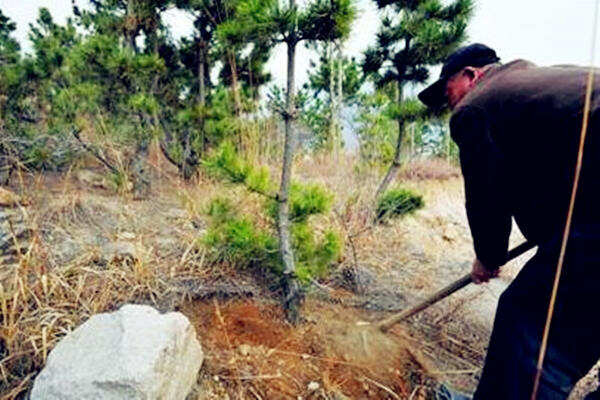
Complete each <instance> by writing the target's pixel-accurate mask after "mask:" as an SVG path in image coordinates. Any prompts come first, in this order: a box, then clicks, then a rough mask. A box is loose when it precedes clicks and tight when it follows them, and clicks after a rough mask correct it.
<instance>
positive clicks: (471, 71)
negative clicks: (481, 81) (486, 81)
mask: <svg viewBox="0 0 600 400" xmlns="http://www.w3.org/2000/svg"><path fill="white" fill-rule="evenodd" d="M463 74H464V75H465V76H466V77H467V78H469V79H471V80H473V79H475V78H477V77H478V76H479V70H478V69H477V68H475V67H464V68H463Z"/></svg>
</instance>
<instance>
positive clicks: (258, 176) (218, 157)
mask: <svg viewBox="0 0 600 400" xmlns="http://www.w3.org/2000/svg"><path fill="white" fill-rule="evenodd" d="M203 165H204V167H205V168H206V170H207V171H208V172H209V173H211V174H213V175H214V176H217V177H221V178H225V179H227V180H228V181H230V182H232V183H242V184H244V185H245V186H246V187H247V188H248V189H249V190H251V191H255V192H259V193H263V194H268V193H270V192H271V191H272V189H273V184H272V182H271V178H270V175H269V171H268V169H267V168H266V167H256V166H254V165H252V164H251V163H249V162H248V161H246V160H244V159H242V158H241V157H239V156H238V154H237V153H236V151H235V147H234V146H233V144H231V143H230V142H223V143H222V144H221V145H220V146H219V148H217V149H216V150H215V151H214V152H213V153H212V154H211V155H210V156H209V157H207V158H206V159H205V160H204V161H203Z"/></svg>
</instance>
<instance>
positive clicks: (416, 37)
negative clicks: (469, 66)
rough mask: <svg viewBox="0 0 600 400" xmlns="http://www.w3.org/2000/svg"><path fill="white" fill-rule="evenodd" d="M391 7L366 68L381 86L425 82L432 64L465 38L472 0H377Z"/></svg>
mask: <svg viewBox="0 0 600 400" xmlns="http://www.w3.org/2000/svg"><path fill="white" fill-rule="evenodd" d="M375 3H376V4H377V6H378V7H379V8H380V9H389V11H391V12H392V14H391V15H390V14H385V16H384V18H383V19H382V24H381V28H380V29H379V32H378V34H377V43H376V45H374V46H371V47H369V48H368V49H367V51H366V52H365V59H364V62H363V69H364V71H365V73H366V74H368V75H370V76H371V77H372V78H374V80H375V82H376V83H377V84H378V85H379V86H384V85H386V84H388V83H390V82H398V84H399V86H401V87H403V86H404V84H406V83H408V82H412V83H423V82H425V81H426V80H427V79H428V77H429V70H428V69H427V67H428V66H430V65H435V64H438V63H440V62H442V61H443V60H444V59H445V58H446V56H447V55H448V54H449V53H450V52H452V51H453V50H454V49H456V47H457V46H458V45H459V44H460V43H461V42H462V41H463V39H464V37H465V33H466V27H467V21H468V19H469V18H470V16H471V15H472V11H473V1H472V0H454V1H453V2H451V3H449V4H448V3H446V2H442V1H441V0H417V1H409V2H407V1H403V0H375Z"/></svg>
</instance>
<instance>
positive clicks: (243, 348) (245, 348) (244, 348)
mask: <svg viewBox="0 0 600 400" xmlns="http://www.w3.org/2000/svg"><path fill="white" fill-rule="evenodd" d="M238 353H240V355H241V356H242V357H247V356H248V355H249V354H250V346H249V345H247V344H241V345H239V346H238Z"/></svg>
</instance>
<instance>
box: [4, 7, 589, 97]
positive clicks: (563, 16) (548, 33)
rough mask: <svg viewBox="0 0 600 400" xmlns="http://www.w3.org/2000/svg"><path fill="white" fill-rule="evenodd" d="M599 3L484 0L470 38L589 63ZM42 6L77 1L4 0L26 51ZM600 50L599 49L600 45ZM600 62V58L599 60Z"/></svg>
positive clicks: (280, 65)
mask: <svg viewBox="0 0 600 400" xmlns="http://www.w3.org/2000/svg"><path fill="white" fill-rule="evenodd" d="M78 3H80V4H81V3H83V1H82V0H79V1H78ZM594 4H595V0H478V1H477V4H476V11H475V17H474V18H473V19H472V22H471V24H470V26H469V42H481V43H485V44H487V45H488V46H490V47H492V48H494V49H495V50H496V52H497V53H498V55H499V57H500V58H501V59H502V61H504V62H506V61H510V60H513V59H515V58H525V59H529V60H531V61H533V62H535V63H537V64H540V65H552V64H580V65H589V63H590V59H591V42H592V40H591V39H592V26H593V16H594ZM39 7H47V8H49V9H50V11H51V13H52V15H53V16H54V18H55V20H57V21H58V22H64V20H65V19H66V17H67V16H69V15H70V14H71V0H0V9H2V11H3V12H4V13H5V14H6V15H8V16H9V17H10V18H11V19H12V20H13V21H15V22H16V23H17V27H18V30H17V35H16V36H17V38H18V40H19V41H20V43H21V44H22V46H23V47H24V48H25V50H27V49H28V48H29V44H28V43H27V39H26V38H27V31H28V29H29V28H28V25H29V23H31V22H33V21H34V20H35V18H36V16H37V10H38V8H39ZM358 8H359V18H358V19H357V21H356V23H355V27H354V29H353V32H352V36H351V37H350V39H349V40H348V42H347V44H346V46H345V48H346V52H347V54H349V55H354V56H357V57H360V55H361V54H362V52H363V51H364V49H366V48H367V46H369V44H371V43H372V42H373V40H374V35H375V32H376V31H377V26H378V17H377V11H376V9H375V7H374V5H373V2H372V1H371V0H358ZM166 20H167V23H168V24H169V25H170V26H171V29H172V32H173V36H174V37H175V38H178V37H181V36H182V35H187V34H189V33H190V32H191V29H192V26H191V23H192V22H191V19H190V18H189V17H187V16H185V15H182V13H179V12H177V11H175V10H173V11H170V12H168V14H167V17H166ZM599 42H600V41H599ZM597 48H598V49H599V50H598V51H596V53H599V52H600V43H599V45H598V46H597ZM310 57H311V55H310V54H309V53H308V51H306V50H305V49H304V48H302V49H300V51H299V52H298V57H297V63H298V66H297V68H296V71H297V72H298V83H299V85H300V84H301V83H302V82H303V81H304V80H305V79H306V69H307V67H308V64H309V59H310ZM285 62H286V57H285V48H284V47H283V46H279V47H278V48H276V49H275V51H274V53H273V56H272V57H271V60H270V62H269V66H268V68H269V70H270V71H271V72H272V73H273V75H274V78H275V82H276V83H278V84H283V83H284V82H285V71H286V66H285ZM599 62H600V56H597V57H596V62H595V64H596V65H598V63H599Z"/></svg>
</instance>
